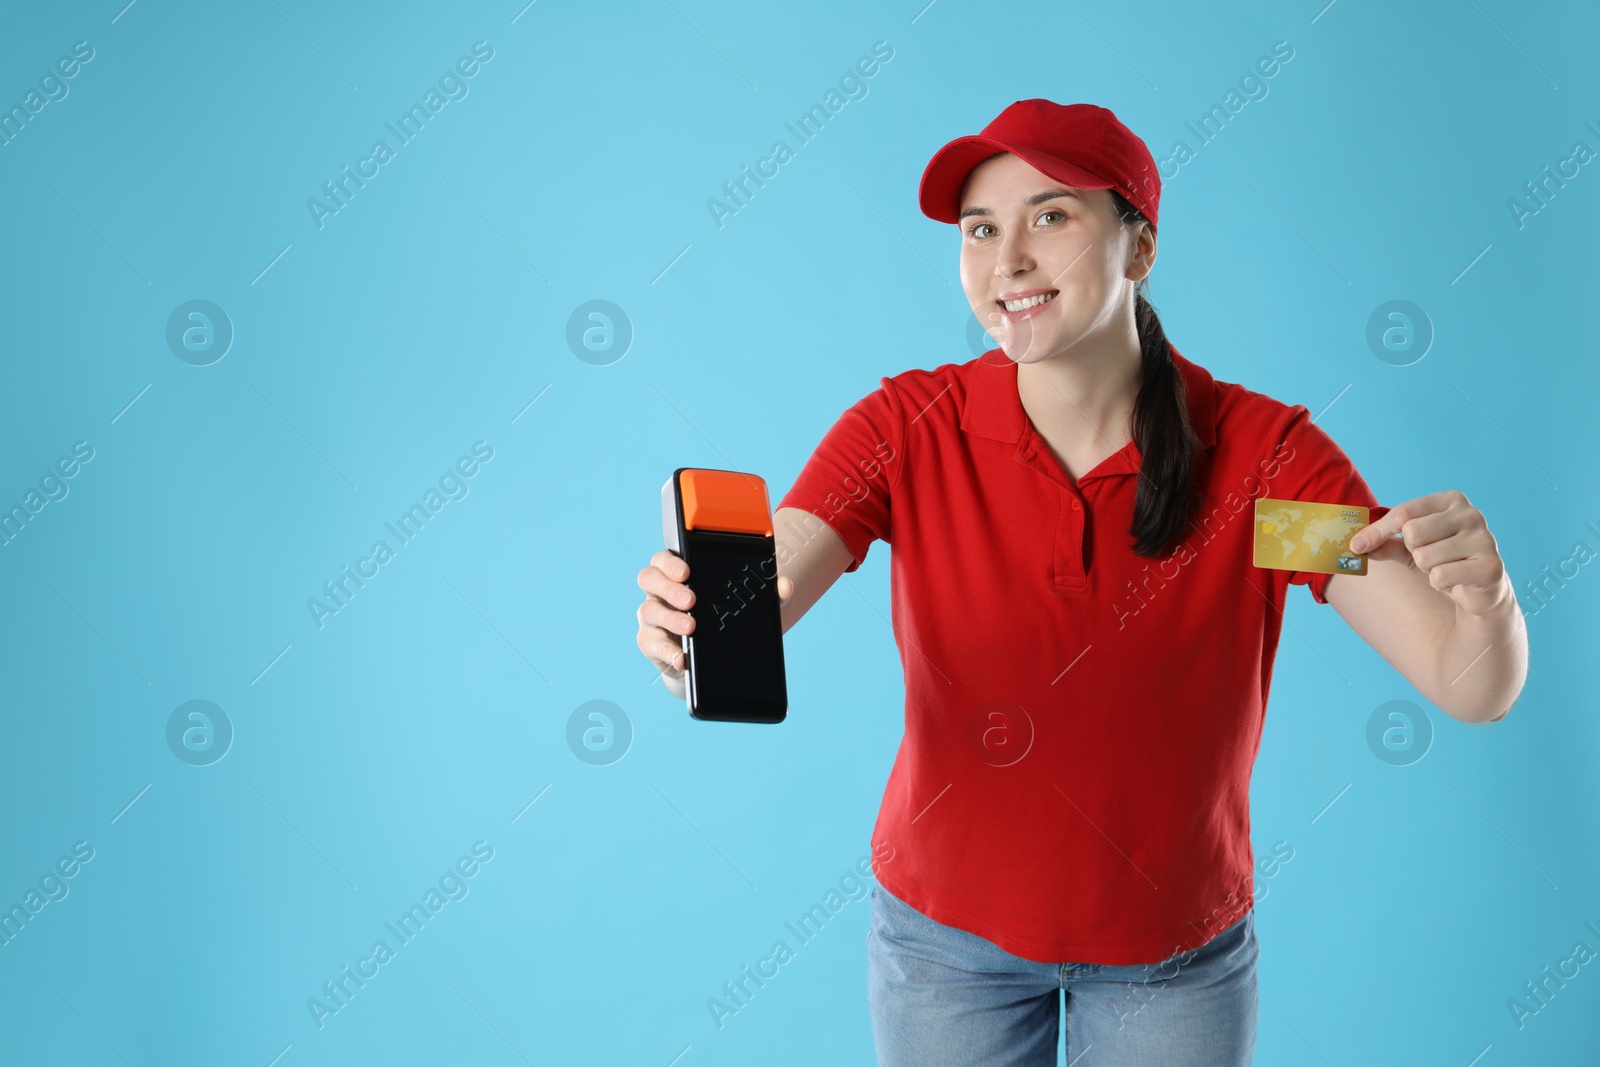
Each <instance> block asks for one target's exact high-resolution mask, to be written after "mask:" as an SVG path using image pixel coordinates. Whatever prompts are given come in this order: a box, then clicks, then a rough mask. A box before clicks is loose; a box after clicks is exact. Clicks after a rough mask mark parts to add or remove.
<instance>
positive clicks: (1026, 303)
mask: <svg viewBox="0 0 1600 1067" xmlns="http://www.w3.org/2000/svg"><path fill="white" fill-rule="evenodd" d="M1053 296H1055V294H1054V293H1040V294H1039V295H1038V296H1030V297H1028V298H1027V299H1026V300H1006V301H1003V303H1004V304H1005V307H1006V310H1007V311H1025V310H1026V309H1028V308H1031V307H1038V306H1039V305H1040V304H1042V303H1044V302H1045V301H1046V300H1049V299H1050V298H1051V297H1053Z"/></svg>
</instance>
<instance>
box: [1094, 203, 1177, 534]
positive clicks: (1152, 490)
mask: <svg viewBox="0 0 1600 1067" xmlns="http://www.w3.org/2000/svg"><path fill="white" fill-rule="evenodd" d="M1107 192H1109V193H1110V194H1111V203H1112V206H1113V207H1114V208H1115V209H1116V211H1117V214H1118V215H1119V216H1120V217H1121V219H1122V221H1123V223H1124V224H1125V225H1129V226H1132V225H1135V224H1137V223H1139V222H1140V221H1142V220H1143V219H1144V214H1143V213H1142V212H1141V211H1140V210H1139V209H1138V208H1136V207H1134V206H1133V205H1132V204H1130V203H1128V201H1127V200H1126V199H1125V198H1124V197H1123V196H1122V194H1120V193H1118V192H1117V191H1116V190H1115V189H1109V190H1107ZM1149 281H1150V280H1149V278H1148V277H1146V278H1143V279H1141V280H1140V281H1139V284H1138V286H1137V287H1136V288H1135V289H1134V294H1135V295H1134V305H1133V317H1134V321H1135V323H1136V325H1137V326H1138V329H1139V350H1140V352H1141V353H1142V354H1143V361H1142V363H1141V369H1142V372H1143V380H1142V381H1141V383H1140V385H1139V395H1138V397H1137V398H1136V399H1135V400H1134V403H1133V438H1134V440H1135V441H1136V442H1137V444H1138V448H1139V454H1140V455H1141V456H1142V457H1143V463H1142V464H1141V466H1140V470H1139V490H1138V495H1137V496H1136V497H1135V498H1134V506H1133V525H1132V526H1131V527H1130V528H1129V530H1128V533H1129V534H1130V535H1131V536H1132V537H1133V538H1134V539H1135V544H1134V549H1133V551H1134V553H1135V554H1136V555H1140V556H1163V555H1166V554H1167V553H1168V552H1169V551H1171V550H1173V549H1174V548H1176V547H1177V543H1178V542H1179V541H1181V540H1182V539H1183V537H1184V536H1185V535H1186V534H1187V533H1188V532H1189V512H1190V510H1191V509H1192V508H1193V507H1194V505H1195V504H1196V503H1197V502H1198V500H1199V497H1200V488H1199V483H1200V479H1199V477H1198V472H1197V467H1198V466H1199V463H1200V438H1199V435H1197V434H1196V433H1195V431H1194V427H1193V425H1191V424H1190V421H1189V404H1188V400H1187V395H1186V394H1187V391H1186V390H1185V388H1184V382H1183V375H1182V374H1180V373H1178V368H1177V366H1176V365H1175V364H1174V363H1173V362H1172V352H1171V349H1170V347H1169V346H1168V344H1167V333H1166V331H1165V330H1164V329H1162V327H1161V319H1160V318H1159V317H1158V316H1157V315H1156V309H1155V307H1154V305H1152V304H1151V303H1150V301H1149V299H1148V298H1147V296H1146V293H1147V291H1148V289H1149Z"/></svg>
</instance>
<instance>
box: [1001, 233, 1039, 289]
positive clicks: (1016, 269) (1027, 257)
mask: <svg viewBox="0 0 1600 1067" xmlns="http://www.w3.org/2000/svg"><path fill="white" fill-rule="evenodd" d="M1033 266H1034V263H1033V253H1032V252H1031V251H1029V249H1028V241H1027V237H1026V235H1025V234H1021V233H1017V232H1016V231H1013V232H1012V233H1008V234H1005V235H1003V236H1002V237H1001V238H1000V249H999V251H998V252H997V253H996V254H995V260H994V273H995V277H997V278H999V279H1001V280H1002V281H1005V280H1007V279H1010V278H1014V277H1016V276H1017V275H1018V274H1022V273H1023V272H1025V271H1028V270H1032V269H1033Z"/></svg>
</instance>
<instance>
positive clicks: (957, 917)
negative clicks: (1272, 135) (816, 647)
mask: <svg viewBox="0 0 1600 1067" xmlns="http://www.w3.org/2000/svg"><path fill="white" fill-rule="evenodd" d="M919 195H920V203H921V207H922V210H923V212H924V213H925V214H927V215H928V216H929V217H930V218H934V219H936V220H939V221H943V222H950V223H957V224H959V226H960V227H961V283H962V288H963V289H964V290H965V292H966V296H967V300H968V302H969V304H970V305H971V307H972V310H973V313H974V314H975V315H977V316H978V318H979V321H980V322H983V323H984V324H985V325H986V326H987V327H988V328H989V329H990V332H991V334H992V335H994V336H996V339H997V340H998V341H999V342H1000V349H999V350H993V349H991V350H990V351H988V352H985V353H984V354H983V355H982V356H980V357H979V358H977V359H974V360H972V361H970V362H968V363H964V364H945V365H943V366H940V367H938V368H936V369H934V370H931V371H928V370H910V371H906V372H904V373H902V374H898V375H895V376H893V377H885V378H883V379H882V380H881V385H880V387H879V388H878V389H877V390H875V391H874V392H873V393H871V394H869V395H868V396H866V397H864V398H862V400H860V401H859V402H858V403H856V404H855V405H854V406H852V407H851V408H850V409H849V410H848V411H846V412H845V413H844V415H843V416H842V417H841V418H840V419H839V420H838V422H837V423H835V425H834V426H833V427H832V429H830V430H829V432H828V434H827V435H826V436H825V437H824V439H823V441H822V443H821V444H820V445H819V446H818V447H817V449H816V451H815V453H814V454H813V455H812V456H811V459H810V460H809V461H808V462H807V464H806V465H805V467H804V469H803V470H802V471H801V473H800V476H799V477H798V478H797V479H796V481H795V484H794V486H793V488H791V489H790V491H789V493H788V494H787V495H786V496H785V497H784V498H783V500H782V501H781V502H780V504H779V507H778V508H777V510H776V512H775V516H774V518H775V520H776V522H775V527H776V530H777V537H778V565H779V570H780V577H779V579H778V586H779V595H780V597H781V598H782V600H783V605H784V607H783V612H784V629H785V631H787V630H788V628H789V627H791V626H792V625H793V624H794V622H796V621H798V619H799V618H800V617H801V616H802V615H803V614H804V613H805V611H806V610H807V609H809V607H810V606H811V604H813V603H815V602H816V600H817V599H818V598H819V597H820V596H821V595H822V593H823V592H825V591H826V590H827V588H828V587H829V586H830V585H831V584H832V583H833V581H834V580H835V579H837V577H838V576H839V574H840V573H847V572H849V571H853V570H855V569H856V568H857V567H858V566H859V565H860V563H861V562H862V561H863V560H864V559H865V557H866V553H867V550H868V548H869V546H870V544H871V543H872V541H874V540H876V539H881V540H883V541H886V542H890V543H892V544H893V546H894V552H893V555H892V557H891V561H890V563H891V579H890V581H891V592H892V601H893V603H892V612H893V622H894V628H895V636H896V641H897V642H898V644H899V647H900V650H901V659H902V663H903V665H904V668H905V674H906V711H905V724H906V725H905V735H904V738H903V740H902V742H901V745H900V750H899V752H898V754H897V756H896V760H895V764H894V768H893V770H892V771H891V773H890V777H889V782H888V786H887V788H886V790H885V793H884V799H883V806H882V808H881V809H880V812H879V815H878V821H877V824H876V826H875V827H874V830H873V839H872V843H873V854H874V860H875V862H874V872H875V874H876V876H877V879H878V884H877V885H876V886H875V887H874V889H873V894H872V899H873V912H872V919H871V931H870V934H869V938H868V978H869V997H870V1000H871V1008H872V1022H873V1027H874V1035H875V1039H876V1042H877V1047H878V1054H879V1058H880V1061H881V1062H882V1063H884V1064H886V1065H889V1067H900V1065H902V1064H904V1065H908V1067H909V1065H912V1064H917V1065H922V1067H928V1065H945V1064H950V1065H955V1064H982V1065H999V1064H1016V1065H1034V1064H1041V1065H1042V1064H1053V1063H1055V1052H1056V1045H1057V1042H1058V1039H1059V1035H1060V1031H1059V1027H1060V1025H1061V1022H1060V1020H1061V1014H1062V1003H1063V1000H1064V1003H1065V1019H1066V1055H1067V1060H1068V1062H1069V1063H1079V1062H1080V1061H1079V1057H1080V1056H1083V1055H1084V1054H1085V1053H1090V1054H1089V1055H1088V1056H1087V1058H1085V1059H1083V1060H1082V1061H1081V1063H1082V1064H1084V1065H1087V1064H1091V1063H1092V1064H1100V1065H1123V1064H1128V1065H1132V1064H1163V1065H1168V1067H1188V1065H1218V1067H1222V1065H1234V1064H1248V1063H1249V1062H1250V1058H1251V1051H1252V1048H1253V1045H1254V1040H1255V1024H1256V991H1255V982H1256V962H1257V954H1258V946H1257V942H1256V936H1255V927H1254V911H1253V909H1252V906H1251V905H1252V903H1253V878H1252V864H1253V856H1252V853H1251V847H1250V838H1249V827H1250V821H1249V784H1250V770H1251V766H1252V764H1253V762H1254V759H1255V754H1256V750H1257V746H1258V745H1259V741H1260V736H1261V729H1262V723H1263V716H1264V713H1265V705H1266V699H1267V693H1268V689H1269V686H1270V682H1271V674H1272V662H1273V657H1274V655H1275V652H1276V649H1277V642H1278V637H1279V631H1280V628H1281V623H1282V610H1283V604H1284V601H1285V598H1286V595H1287V592H1288V587H1289V586H1290V585H1294V584H1303V585H1307V586H1308V587H1309V588H1310V590H1311V592H1312V595H1313V597H1314V599H1315V600H1316V601H1317V602H1318V603H1329V602H1333V603H1334V604H1335V607H1336V608H1337V609H1338V610H1339V611H1340V613H1341V614H1342V615H1343V616H1344V617H1345V618H1346V619H1348V620H1350V622H1351V624H1352V626H1353V627H1355V628H1356V629H1357V630H1358V632H1360V633H1361V635H1362V636H1363V637H1365V638H1367V639H1368V641H1369V642H1370V643H1372V644H1373V645H1374V647H1376V648H1379V650H1380V651H1382V652H1383V653H1384V655H1385V657H1386V658H1388V659H1389V661H1390V662H1391V663H1394V664H1395V665H1396V666H1397V667H1399V668H1400V669H1401V670H1402V672H1403V673H1405V674H1406V676H1407V677H1408V678H1410V679H1411V680H1412V681H1413V683H1414V684H1416V685H1417V686H1418V688H1419V689H1421V690H1422V691H1423V692H1424V694H1425V695H1427V696H1428V697H1429V698H1430V699H1432V700H1434V701H1435V703H1437V704H1439V706H1440V707H1443V708H1445V709H1446V710H1448V711H1449V712H1450V713H1451V714H1452V715H1455V716H1456V717H1458V718H1462V719H1464V720H1466V721H1474V722H1478V721H1485V720H1488V719H1492V718H1497V717H1499V716H1500V715H1503V714H1504V712H1505V710H1506V709H1508V708H1509V706H1510V703H1511V701H1512V700H1513V699H1514V698H1515V695H1516V693H1517V691H1518V690H1520V688H1521V682H1522V676H1523V673H1524V672H1525V655H1526V653H1525V648H1526V643H1525V637H1524V636H1523V634H1524V633H1525V631H1523V630H1521V629H1520V625H1521V615H1520V612H1519V611H1517V610H1516V608H1515V603H1516V602H1515V597H1514V595H1513V594H1512V587H1511V584H1510V578H1509V576H1508V575H1506V574H1505V572H1504V568H1503V566H1502V565H1501V562H1500V559H1499V556H1498V554H1497V552H1496V551H1495V547H1494V542H1493V539H1492V538H1491V537H1490V536H1489V534H1488V530H1487V528H1486V527H1485V526H1484V525H1483V523H1482V516H1481V514H1479V513H1478V512H1477V511H1476V509H1473V508H1472V507H1471V506H1470V504H1467V503H1466V500H1465V497H1462V496H1461V494H1459V493H1436V494H1432V495H1430V496H1427V497H1421V498H1418V499H1416V500H1412V501H1407V502H1406V503H1404V504H1401V505H1399V506H1397V507H1395V508H1394V509H1392V510H1391V509H1386V508H1383V507H1380V506H1379V505H1378V503H1377V500H1376V499H1375V498H1374V496H1373V494H1372V492H1371V490H1370V489H1369V488H1368V486H1367V484H1366V482H1365V481H1363V480H1362V478H1361V476H1360V474H1359V473H1357V471H1356V470H1355V468H1354V467H1353V466H1352V465H1351V463H1350V461H1349V459H1348V458H1347V457H1346V456H1345V454H1344V453H1343V452H1342V451H1341V450H1340V449H1339V447H1338V446H1337V445H1336V444H1335V443H1334V442H1333V440H1332V439H1331V438H1329V437H1328V436H1327V435H1326V434H1325V433H1323V432H1322V430H1320V429H1319V428H1318V427H1317V426H1316V425H1315V424H1313V423H1312V422H1311V421H1310V418H1309V412H1308V410H1307V409H1306V408H1305V407H1303V406H1300V405H1294V406H1289V405H1285V404H1282V403H1280V402H1278V401H1276V400H1273V399H1272V398H1270V397H1267V396H1265V395H1263V394H1260V393H1256V392H1253V391H1251V390H1249V389H1246V388H1244V387H1243V386H1240V385H1236V384H1233V383H1229V382H1223V381H1219V380H1216V379H1213V378H1212V376H1211V375H1210V374H1209V373H1208V372H1207V371H1206V370H1205V369H1204V368H1203V367H1201V366H1199V365H1198V364H1195V363H1193V362H1191V361H1189V360H1187V359H1185V358H1184V357H1182V356H1181V355H1180V354H1179V353H1178V352H1177V351H1176V350H1175V349H1174V348H1173V347H1172V346H1171V345H1170V344H1169V343H1168V341H1167V339H1166V336H1165V334H1164V332H1163V330H1162V327H1161V323H1160V321H1159V320H1158V318H1157V317H1156V313H1155V310H1154V309H1153V308H1152V307H1151V306H1150V304H1149V302H1148V301H1147V300H1146V299H1145V296H1144V293H1143V292H1142V291H1140V290H1141V287H1143V286H1144V285H1145V283H1146V280H1147V278H1148V276H1149V274H1150V271H1151V269H1152V267H1153V266H1154V264H1155V258H1156V224H1157V218H1158V206H1159V200H1160V178H1159V174H1158V172H1157V170H1156V166H1155V162H1154V160H1153V158H1152V157H1151V155H1150V153H1149V151H1148V149H1147V148H1146V147H1145V145H1144V144H1143V143H1142V142H1141V141H1140V140H1139V139H1138V138H1137V137H1136V136H1134V134H1133V133H1132V132H1131V131H1129V130H1128V129H1127V127H1125V126H1124V125H1123V124H1122V123H1121V122H1119V121H1118V120H1117V118H1116V117H1115V116H1114V115H1113V114H1112V113H1111V112H1110V111H1107V110H1106V109H1104V108H1099V107H1094V106H1092V105H1088V104H1072V105H1060V104H1056V103H1052V102H1051V101H1048V100H1025V101H1019V102H1017V103H1015V104H1013V105H1011V106H1010V107H1008V108H1006V110H1005V111H1004V112H1002V113H1001V114H1000V116H999V117H997V118H996V119H995V120H994V121H993V122H991V123H990V124H989V125H988V126H987V127H985V129H984V130H983V132H982V133H981V134H980V135H978V136H976V137H963V138H958V139H957V140H955V141H952V142H950V143H949V144H947V145H946V146H945V147H944V148H942V149H940V151H939V152H938V153H937V154H936V155H935V156H934V157H933V160H932V161H931V162H930V163H929V165H928V167H927V170H926V171H925V172H924V174H923V178H922V184H921V189H920V194H919ZM1257 497H1272V498H1277V499H1290V500H1307V501H1319V502H1329V503H1342V504H1348V505H1361V506H1364V507H1367V508H1369V509H1370V510H1371V518H1372V519H1374V520H1376V521H1374V522H1373V523H1372V524H1371V525H1370V526H1368V527H1366V528H1365V529H1364V530H1363V531H1362V532H1363V533H1364V534H1366V535H1367V536H1368V537H1369V538H1371V539H1372V543H1373V544H1375V545H1377V546H1378V547H1376V548H1373V549H1371V551H1370V553H1369V558H1370V559H1372V560H1374V561H1378V562H1376V563H1375V564H1374V565H1373V566H1372V567H1371V568H1370V569H1369V573H1368V574H1366V575H1362V576H1360V577H1355V576H1345V575H1339V576H1338V581H1337V582H1335V581H1333V577H1334V576H1332V575H1328V574H1323V573H1312V572H1301V571H1285V570H1268V569H1261V568H1257V567H1255V566H1254V565H1253V562H1252V548H1253V537H1254V518H1253V509H1252V502H1253V500H1254V499H1255V498H1257ZM1386 512H1387V514H1385V513H1386ZM1397 533H1398V534H1400V535H1401V536H1402V537H1403V541H1393V540H1391V538H1392V537H1394V536H1395V535H1396V534H1397ZM1363 547H1364V546H1363V545H1361V544H1359V543H1353V544H1352V549H1353V550H1355V551H1361V550H1363ZM1398 564H1406V566H1399V565H1398ZM687 577H688V571H687V567H686V566H685V564H684V563H683V561H682V560H680V559H678V558H677V557H676V556H674V555H673V554H672V553H670V552H667V551H662V552H658V553H657V554H656V555H655V557H654V558H653V560H652V564H651V566H649V567H646V568H645V569H644V570H643V571H642V572H641V573H640V575H639V585H640V586H641V588H643V589H644V590H645V591H646V593H647V594H649V595H648V596H647V598H646V600H645V602H644V604H643V605H641V607H640V609H639V613H638V616H639V623H640V629H639V638H638V644H639V647H640V650H641V651H642V652H643V653H644V654H645V656H646V657H647V658H649V659H650V660H651V662H652V663H654V664H655V665H656V666H657V668H658V669H660V670H662V671H663V672H664V673H665V675H666V677H667V679H668V683H669V686H671V687H672V688H673V690H674V691H675V692H676V693H677V694H678V695H679V696H680V697H681V696H682V669H681V668H682V666H683V661H682V650H681V645H680V641H679V636H678V635H680V634H683V633H688V632H690V631H691V630H692V627H693V620H692V618H691V617H690V616H689V615H688V614H687V613H686V611H687V608H688V607H689V606H690V605H691V604H692V603H693V593H692V592H691V591H690V590H689V589H688V587H687V585H686V584H685V579H686V578H687ZM1494 644H1498V645H1499V649H1500V650H1499V651H1496V652H1492V653H1485V652H1484V651H1483V650H1484V647H1485V646H1486V645H1494ZM1473 657H1481V659H1480V660H1479V661H1477V662H1476V665H1475V666H1474V668H1473V671H1474V672H1479V671H1481V673H1478V674H1477V675H1476V677H1472V674H1473V672H1467V673H1466V674H1463V673H1462V672H1463V671H1464V669H1465V668H1466V666H1467V665H1468V664H1469V662H1470V661H1472V660H1473ZM1484 661H1487V662H1484ZM1446 672H1449V673H1446ZM1450 674H1454V675H1456V676H1459V677H1460V680H1462V681H1464V682H1466V684H1467V686H1468V687H1469V688H1457V687H1455V686H1451V685H1446V684H1445V682H1444V679H1445V678H1447V677H1449V676H1450ZM1469 678H1470V679H1471V680H1470V681H1467V679H1469ZM1266 862H1267V861H1263V865H1264V866H1265V863H1266ZM1091 1049H1092V1050H1093V1051H1092V1053H1091V1052H1090V1050H1091Z"/></svg>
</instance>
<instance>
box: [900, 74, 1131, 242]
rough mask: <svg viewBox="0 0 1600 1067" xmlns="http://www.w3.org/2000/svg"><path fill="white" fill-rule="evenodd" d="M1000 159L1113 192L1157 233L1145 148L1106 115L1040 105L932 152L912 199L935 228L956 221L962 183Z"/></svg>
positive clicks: (1082, 107)
mask: <svg viewBox="0 0 1600 1067" xmlns="http://www.w3.org/2000/svg"><path fill="white" fill-rule="evenodd" d="M1002 152H1010V153H1011V154H1012V155H1015V156H1019V157H1020V158H1021V159H1023V160H1024V161H1025V162H1026V163H1028V165H1029V166H1031V167H1033V168H1035V169H1036V170H1039V171H1042V172H1044V173H1045V174H1048V175H1050V177H1052V178H1055V179H1056V180H1057V181H1061V182H1065V183H1066V184H1068V185H1071V186H1074V187H1076V188H1079V189H1115V190H1116V191H1117V192H1119V193H1121V194H1122V195H1123V196H1124V197H1126V198H1127V200H1128V203H1130V204H1132V205H1133V206H1134V207H1136V208H1138V209H1139V210H1140V211H1141V212H1143V213H1144V217H1145V218H1146V219H1148V220H1149V221H1150V228H1151V229H1152V230H1153V229H1155V228H1156V212H1157V209H1158V208H1159V206H1160V204H1161V174H1160V172H1159V171H1158V170H1157V169H1156V161H1155V158H1154V157H1153V156H1151V155H1150V149H1149V148H1147V147H1146V146H1145V143H1144V142H1143V141H1141V140H1140V139H1139V138H1138V137H1137V136H1135V135H1134V132H1133V131H1132V130H1130V129H1128V127H1126V126H1124V125H1123V124H1122V122H1121V121H1120V120H1119V119H1118V118H1117V116H1115V115H1113V114H1112V113H1111V112H1110V111H1109V110H1107V109H1106V108H1103V107H1097V106H1095V105H1094V104H1058V103H1056V102H1054V101H1053V100H1042V99H1033V100H1018V101H1017V102H1016V103H1014V104H1012V105H1011V106H1010V107H1008V108H1006V109H1005V110H1004V111H1002V112H1000V114H999V115H998V116H996V117H995V120H994V121H993V122H991V123H989V125H987V126H985V127H984V128H983V132H982V133H979V134H977V135H975V136H971V137H957V138H956V139H955V140H954V141H951V142H950V143H949V144H947V145H945V146H944V147H943V148H941V149H939V151H937V152H935V153H934V154H933V159H932V160H930V161H929V162H928V166H927V169H926V170H924V171H923V172H922V184H921V187H920V188H919V189H918V191H917V200H918V202H919V203H920V204H921V207H922V213H923V214H924V215H926V216H928V217H929V218H930V219H934V220H936V221H938V222H958V221H960V212H961V186H962V184H963V183H964V182H966V180H967V175H969V174H971V173H972V169H973V168H974V167H976V166H977V165H978V164H979V163H982V162H983V161H984V160H986V159H988V158H989V157H990V156H995V155H999V154H1000V153H1002Z"/></svg>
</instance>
